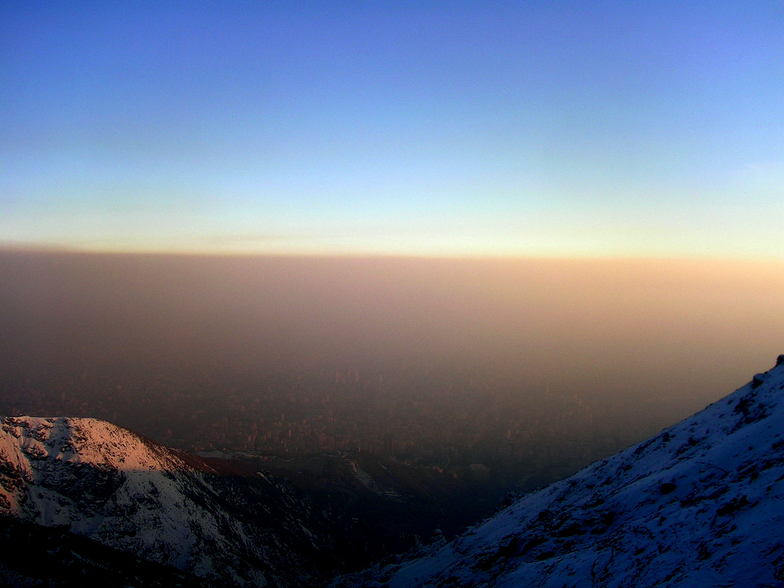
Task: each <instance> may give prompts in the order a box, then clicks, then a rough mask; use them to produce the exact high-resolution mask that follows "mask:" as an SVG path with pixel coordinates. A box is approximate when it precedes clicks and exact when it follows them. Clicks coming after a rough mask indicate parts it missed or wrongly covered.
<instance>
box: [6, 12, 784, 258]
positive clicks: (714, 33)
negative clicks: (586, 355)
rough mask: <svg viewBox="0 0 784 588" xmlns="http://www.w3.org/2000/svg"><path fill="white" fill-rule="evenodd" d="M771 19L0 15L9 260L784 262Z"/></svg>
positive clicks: (779, 19) (781, 92) (780, 81)
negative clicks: (30, 256)
mask: <svg viewBox="0 0 784 588" xmlns="http://www.w3.org/2000/svg"><path fill="white" fill-rule="evenodd" d="M782 30H784V4H782V3H780V2H764V1H761V2H753V3H747V2H715V3H705V2H699V3H698V2H672V3H670V2H656V3H631V2H619V3H615V2H583V3H581V2H454V3H436V2H432V3H428V2H366V3H360V2H357V3H348V2H345V3H344V2H312V3H286V2H235V3H231V2H224V3H217V2H202V3H188V2H182V3H166V2H154V3H153V2H149V3H146V2H133V3H132V2H95V3H89V2H72V3H61V4H59V5H49V4H43V3H42V4H36V3H31V2H18V3H16V2H5V3H3V5H2V7H0V51H1V53H0V58H1V59H2V61H1V62H0V64H1V66H2V67H1V68H0V84H2V87H3V88H4V91H3V92H2V95H1V96H0V161H1V163H0V166H2V174H1V175H0V241H2V242H4V243H6V244H8V245H14V246H22V245H23V246H54V247H68V248H77V249H88V250H119V251H129V250H130V251H135V250H138V251H194V252H238V253H252V252H269V253H314V254H336V253H350V254H366V253H383V254H405V255H457V256H460V255H502V256H505V255H523V256H557V257H592V256H622V257H627V256H632V257H634V256H654V257H693V256H696V257H705V256H707V257H740V258H774V259H784V238H782V237H781V227H782V226H784V35H782V34H781V31H782Z"/></svg>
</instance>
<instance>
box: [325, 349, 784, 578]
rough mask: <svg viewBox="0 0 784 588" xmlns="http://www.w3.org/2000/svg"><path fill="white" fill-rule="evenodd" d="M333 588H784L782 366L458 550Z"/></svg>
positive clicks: (523, 502) (545, 495)
mask: <svg viewBox="0 0 784 588" xmlns="http://www.w3.org/2000/svg"><path fill="white" fill-rule="evenodd" d="M337 585H341V586H357V585H362V586H379V585H383V586H391V587H405V586H552V587H556V586H557V587H562V586H618V587H622V586H744V587H746V586H784V356H780V357H779V359H778V361H777V365H776V367H774V368H773V369H771V370H770V371H769V372H766V373H764V374H758V375H756V376H754V379H753V380H752V382H750V383H749V384H747V385H746V386H744V387H742V388H740V389H739V390H737V391H736V392H734V393H733V394H731V395H729V396H727V397H726V398H724V399H722V400H720V401H718V402H716V403H714V404H712V405H710V406H709V407H707V408H706V409H704V410H703V411H701V412H699V413H697V414H696V415H694V416H692V417H690V418H688V419H686V420H684V421H682V422H681V423H679V424H677V425H675V426H673V427H671V428H669V429H666V430H664V431H662V432H661V433H660V434H659V435H657V436H655V437H653V438H651V439H649V440H647V441H645V442H643V443H640V444H638V445H635V446H633V447H630V448H629V449H627V450H625V451H622V452H620V453H618V454H616V455H614V456H612V457H610V458H608V459H605V460H602V461H599V462H596V463H594V464H592V465H590V466H588V467H587V468H585V469H583V470H582V471H580V472H578V473H577V474H575V475H574V476H572V477H570V478H567V479H565V480H563V481H561V482H558V483H555V484H552V485H550V486H548V487H546V488H544V489H543V490H540V491H537V492H533V493H531V494H528V495H526V496H524V497H523V498H521V499H520V500H518V501H517V502H515V503H514V504H512V505H511V506H510V507H508V508H506V509H504V510H502V511H500V512H499V513H498V514H496V515H495V516H493V517H491V518H490V519H488V520H486V521H485V522H484V523H482V524H480V525H478V526H476V527H474V528H473V529H471V530H469V531H468V532H467V533H466V534H464V535H463V536H461V537H459V538H457V539H456V540H455V541H453V542H451V543H448V544H443V545H434V546H431V547H428V548H425V550H424V551H423V552H421V553H419V554H418V555H417V556H416V557H415V558H414V559H411V560H404V561H402V562H399V563H397V564H393V565H389V566H387V567H383V568H382V567H377V568H375V569H372V570H368V571H367V572H364V573H363V574H360V575H355V576H351V577H346V578H343V579H341V580H339V581H338V582H337Z"/></svg>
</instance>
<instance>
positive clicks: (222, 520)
mask: <svg viewBox="0 0 784 588" xmlns="http://www.w3.org/2000/svg"><path fill="white" fill-rule="evenodd" d="M307 508H308V505H307V504H306V503H304V502H302V501H300V500H298V498H297V497H296V496H294V495H292V494H290V493H289V492H288V491H287V488H286V487H285V486H284V485H276V484H275V483H274V482H271V481H263V480H253V479H246V478H243V477H240V476H230V475H226V474H225V473H224V472H219V471H217V470H216V469H215V467H213V466H211V465H209V464H207V462H205V461H203V460H200V459H199V458H196V457H194V456H191V455H187V454H184V453H181V452H178V451H175V450H172V449H169V448H166V447H164V446H162V445H159V444H157V443H155V442H153V441H150V440H148V439H144V438H143V437H140V436H138V435H136V434H134V433H132V432H131V431H128V430H126V429H122V428H120V427H117V426H115V425H112V424H111V423H107V422H105V421H99V420H95V419H83V418H37V417H7V418H4V419H2V427H1V428H0V515H5V516H6V517H10V518H12V519H14V520H16V521H19V522H21V523H33V524H36V525H41V526H44V527H48V528H54V529H56V530H57V531H59V532H66V533H68V534H70V535H74V536H80V537H85V538H88V539H91V540H94V541H96V542H98V543H100V544H102V545H104V546H106V547H109V548H112V549H114V550H118V551H120V552H125V553H128V554H133V555H134V556H136V557H138V558H141V559H143V560H145V561H149V562H153V563H156V564H162V565H165V566H170V567H172V568H176V569H179V570H185V571H187V572H189V573H191V574H194V575H196V576H198V577H201V578H205V579H207V580H208V581H210V582H212V583H215V582H217V583H220V584H224V585H225V584H229V585H253V586H264V585H276V586H278V585H292V584H302V583H305V582H308V581H313V578H314V576H315V575H316V571H317V568H318V565H317V562H318V554H319V552H320V551H322V548H323V545H322V544H321V543H320V542H319V541H320V540H319V538H318V537H317V536H316V535H314V534H313V533H311V532H310V531H309V530H308V529H307V528H306V527H305V526H304V525H303V524H302V521H304V520H306V519H307V516H308V511H307Z"/></svg>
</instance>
